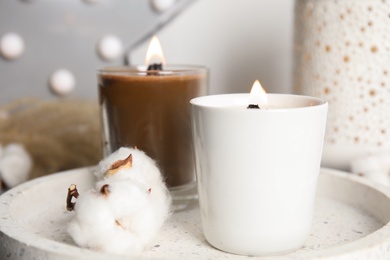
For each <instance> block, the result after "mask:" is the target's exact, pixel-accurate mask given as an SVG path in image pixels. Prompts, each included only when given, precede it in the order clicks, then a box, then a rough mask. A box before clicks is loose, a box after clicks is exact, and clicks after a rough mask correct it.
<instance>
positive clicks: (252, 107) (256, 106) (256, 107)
mask: <svg viewBox="0 0 390 260" xmlns="http://www.w3.org/2000/svg"><path fill="white" fill-rule="evenodd" d="M247 109H260V107H259V105H253V104H250V105H249V106H248V107H247Z"/></svg>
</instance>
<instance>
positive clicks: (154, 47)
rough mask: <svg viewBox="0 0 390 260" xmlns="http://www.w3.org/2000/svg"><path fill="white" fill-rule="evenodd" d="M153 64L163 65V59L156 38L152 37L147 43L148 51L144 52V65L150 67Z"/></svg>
mask: <svg viewBox="0 0 390 260" xmlns="http://www.w3.org/2000/svg"><path fill="white" fill-rule="evenodd" d="M153 63H162V64H165V57H164V53H163V50H162V48H161V44H160V41H159V40H158V38H157V36H156V35H155V36H153V38H152V40H151V41H150V43H149V47H148V50H147V52H146V59H145V64H146V65H150V64H153Z"/></svg>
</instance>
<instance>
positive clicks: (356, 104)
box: [294, 0, 390, 170]
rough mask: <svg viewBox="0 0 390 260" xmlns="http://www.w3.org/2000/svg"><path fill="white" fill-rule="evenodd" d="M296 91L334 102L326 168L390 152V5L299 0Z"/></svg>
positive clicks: (385, 0)
mask: <svg viewBox="0 0 390 260" xmlns="http://www.w3.org/2000/svg"><path fill="white" fill-rule="evenodd" d="M294 42H295V46H294V51H295V58H294V61H295V64H294V88H295V92H297V93H300V94H304V95H311V96H317V97H320V98H322V99H325V100H327V101H328V102H329V112H328V124H327V130H326V136H325V143H324V152H323V160H322V164H323V165H324V166H327V167H334V168H339V169H344V170H348V168H349V163H350V161H351V160H352V159H354V158H356V157H359V156H364V155H366V154H369V153H375V152H378V151H382V150H390V1H389V0H321V1H318V0H297V1H296V6H295V41H294Z"/></svg>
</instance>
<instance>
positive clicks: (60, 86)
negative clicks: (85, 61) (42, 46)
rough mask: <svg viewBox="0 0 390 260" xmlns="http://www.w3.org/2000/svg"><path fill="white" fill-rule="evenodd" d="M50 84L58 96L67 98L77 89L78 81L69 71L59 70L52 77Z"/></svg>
mask: <svg viewBox="0 0 390 260" xmlns="http://www.w3.org/2000/svg"><path fill="white" fill-rule="evenodd" d="M49 84H50V88H51V90H52V91H53V92H54V93H55V94H56V95H58V96H66V95H68V94H69V93H70V92H72V90H73V89H74V88H75V86H76V80H75V77H74V75H73V73H72V72H70V71H69V70H66V69H59V70H57V71H55V72H54V73H53V74H52V75H51V77H50V81H49Z"/></svg>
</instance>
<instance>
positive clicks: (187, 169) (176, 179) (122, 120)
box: [98, 67, 208, 188]
mask: <svg viewBox="0 0 390 260" xmlns="http://www.w3.org/2000/svg"><path fill="white" fill-rule="evenodd" d="M98 77H99V97H100V104H101V109H102V122H103V142H104V143H103V147H104V150H105V155H108V154H110V153H112V152H114V151H116V150H117V149H118V148H119V147H122V146H130V147H133V146H137V147H138V148H139V149H140V150H142V151H144V152H145V153H146V154H147V155H149V156H150V157H151V158H153V159H154V160H156V162H157V164H158V166H159V168H160V170H161V172H162V174H163V175H164V177H165V179H166V183H167V185H168V186H169V187H170V188H176V187H180V186H183V185H187V184H190V183H192V182H194V180H195V173H194V162H193V157H194V156H193V145H192V138H191V111H190V109H191V108H190V103H189V101H190V100H191V99H192V98H194V97H197V96H202V95H205V94H207V83H208V79H207V70H206V69H204V68H201V67H186V68H184V67H180V68H169V67H166V68H165V70H164V71H154V72H153V73H148V72H146V71H145V70H139V69H136V68H132V67H119V68H118V67H116V68H115V67H114V68H107V69H104V70H101V71H100V72H99V75H98Z"/></svg>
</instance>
